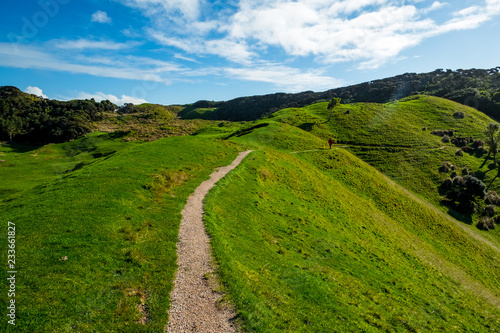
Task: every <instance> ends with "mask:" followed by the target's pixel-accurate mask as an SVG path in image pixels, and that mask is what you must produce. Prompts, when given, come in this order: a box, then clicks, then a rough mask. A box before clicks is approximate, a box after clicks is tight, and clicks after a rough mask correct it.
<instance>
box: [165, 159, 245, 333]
mask: <svg viewBox="0 0 500 333" xmlns="http://www.w3.org/2000/svg"><path fill="white" fill-rule="evenodd" d="M250 152H251V150H249V151H245V152H242V153H240V154H239V155H238V157H237V158H236V159H235V160H234V161H233V163H231V164H230V165H228V166H226V167H221V168H218V169H217V170H216V171H214V172H213V173H212V174H211V175H210V179H209V180H206V181H204V182H203V183H201V185H200V186H198V188H197V189H196V190H195V191H194V192H193V194H191V196H190V197H189V198H188V200H187V203H186V206H185V207H184V210H183V211H182V220H181V225H180V229H179V242H178V243H177V265H178V269H177V274H176V276H175V281H174V289H173V290H172V294H171V300H172V304H171V308H170V311H169V318H170V319H169V323H168V325H167V327H165V331H166V332H172V333H173V332H236V327H235V325H234V324H233V323H232V318H233V317H234V315H235V314H234V312H233V311H232V310H230V309H227V308H223V307H221V306H220V305H218V304H217V302H218V300H219V298H220V297H221V294H220V293H217V292H215V291H214V290H213V289H215V288H216V285H214V283H215V279H214V278H209V279H207V277H208V276H212V277H213V268H212V266H211V262H212V255H211V249H210V242H209V238H208V235H207V233H206V231H205V226H204V225H203V199H204V198H205V195H207V193H208V191H209V190H210V189H211V188H212V187H213V186H214V185H215V183H216V182H217V181H219V180H220V179H221V178H222V177H224V176H225V175H226V174H227V173H228V172H229V171H231V170H232V169H234V168H236V167H237V166H238V164H240V163H241V161H242V160H243V159H244V158H245V157H246V156H247V155H248V154H249V153H250Z"/></svg>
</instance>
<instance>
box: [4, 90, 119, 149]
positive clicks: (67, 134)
mask: <svg viewBox="0 0 500 333" xmlns="http://www.w3.org/2000/svg"><path fill="white" fill-rule="evenodd" d="M116 107H117V106H116V105H114V104H113V103H111V102H110V101H107V100H106V101H102V102H99V103H98V102H96V101H95V100H93V99H91V100H73V101H69V102H62V101H56V100H49V99H45V98H40V97H38V96H35V95H31V94H26V93H23V92H22V91H21V90H19V89H17V88H15V87H9V86H4V87H0V139H1V140H3V141H5V140H9V141H12V140H14V139H15V140H16V141H24V142H31V143H44V142H62V141H68V140H73V139H76V138H78V137H80V136H82V135H85V134H87V133H89V132H90V131H91V123H92V122H93V121H97V120H100V119H102V117H103V113H104V112H109V111H114V110H115V109H116Z"/></svg>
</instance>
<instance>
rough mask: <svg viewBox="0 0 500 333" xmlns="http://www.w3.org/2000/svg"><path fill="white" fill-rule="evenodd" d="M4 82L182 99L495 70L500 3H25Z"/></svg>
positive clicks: (2, 18) (0, 51)
mask: <svg viewBox="0 0 500 333" xmlns="http://www.w3.org/2000/svg"><path fill="white" fill-rule="evenodd" d="M0 6H1V7H2V8H1V10H0V22H2V24H1V26H0V36H1V37H0V85H14V86H17V87H18V88H20V89H21V90H23V91H26V92H31V93H35V94H37V95H43V96H46V97H49V98H53V99H60V100H69V99H75V98H95V99H96V100H102V99H110V100H111V101H112V102H114V103H117V104H123V103H127V102H132V103H141V102H145V101H147V102H150V103H160V104H186V103H193V102H195V101H197V100H201V99H208V100H228V99H231V98H235V97H240V96H249V95H257V94H267V93H274V92H299V91H305V90H313V91H324V90H327V89H331V88H336V87H339V86H346V85H350V84H355V83H360V82H364V81H368V80H373V79H378V78H384V77H389V76H393V75H398V74H402V73H405V72H417V73H419V72H428V71H432V70H434V69H437V68H443V69H448V68H449V69H459V68H463V69H468V68H492V67H496V66H500V61H499V55H500V43H499V42H498V36H500V25H499V22H500V20H499V18H500V0H480V1H471V0H458V1H453V2H452V1H434V0H432V1H427V0H406V1H405V0H348V1H347V0H294V1H291V0H227V1H223V0H100V1H98V0H32V1H26V0H20V1H3V2H2V4H1V5H0Z"/></svg>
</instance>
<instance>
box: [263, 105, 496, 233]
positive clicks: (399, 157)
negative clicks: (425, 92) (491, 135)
mask: <svg viewBox="0 0 500 333" xmlns="http://www.w3.org/2000/svg"><path fill="white" fill-rule="evenodd" d="M326 107H327V103H318V104H314V105H311V106H308V107H305V108H301V109H285V110H281V111H280V112H277V113H275V114H274V115H273V116H271V118H270V119H269V120H274V121H278V122H283V123H287V124H290V125H293V126H295V127H298V128H300V129H303V130H305V131H307V132H308V133H309V134H312V135H314V136H315V137H318V138H321V140H323V141H322V143H321V145H319V146H318V147H324V146H325V145H326V141H327V139H328V137H330V136H332V137H333V138H334V139H336V140H337V142H338V143H339V144H340V145H342V146H344V147H345V148H346V149H348V150H349V151H351V152H353V153H354V154H356V155H357V156H358V157H360V158H361V159H363V160H364V161H366V162H368V163H370V164H371V165H373V166H374V167H376V168H377V169H378V170H380V171H382V172H383V173H384V174H386V175H388V176H390V177H391V178H392V179H394V180H396V181H398V182H399V183H400V184H402V185H403V186H405V187H406V188H408V189H409V190H411V191H413V192H415V193H417V194H419V195H421V196H422V197H424V198H426V199H427V200H430V201H431V202H433V203H434V204H436V205H439V202H440V199H441V196H440V193H439V191H438V186H439V185H440V183H441V181H442V180H443V179H444V178H446V177H449V176H450V174H451V172H448V173H442V172H440V171H439V167H440V166H441V165H442V164H443V162H445V161H448V162H450V163H451V164H453V165H455V166H456V171H457V173H460V171H461V170H462V169H463V168H467V169H468V170H470V171H471V172H474V173H475V175H476V176H477V177H479V178H480V179H481V180H482V181H483V182H484V183H485V184H490V182H491V181H492V180H493V179H495V176H496V175H497V171H496V170H491V166H490V164H491V162H492V161H486V163H485V157H486V154H484V153H478V152H470V153H464V154H463V156H457V155H456V153H457V150H459V149H460V147H457V146H456V145H454V144H453V143H451V142H448V143H444V142H443V141H442V139H443V138H442V137H441V136H437V135H433V134H432V132H433V131H435V130H451V129H453V130H454V136H455V137H465V138H468V139H470V138H471V137H472V138H473V139H479V140H484V138H485V136H484V131H485V129H486V127H487V125H488V124H489V123H490V122H492V121H493V120H491V119H490V118H488V117H487V116H486V115H484V114H483V113H481V112H478V111H477V110H475V109H473V108H470V107H466V106H463V105H461V104H458V103H455V102H452V101H449V100H446V99H442V98H437V97H431V96H413V97H408V98H405V99H402V100H400V101H396V102H391V103H387V104H375V103H357V104H346V105H340V106H338V107H336V108H335V109H334V110H333V114H332V119H331V121H330V122H327V121H326V120H327V119H328V116H329V111H328V110H327V108H326ZM457 113H463V114H464V115H465V117H464V118H460V117H457V116H456V114H457ZM499 188H500V179H499V178H496V179H495V181H494V182H493V183H492V184H491V189H494V190H496V189H499ZM456 216H457V217H460V218H461V220H463V221H465V222H468V223H472V222H473V221H472V217H470V216H458V215H457V214H456Z"/></svg>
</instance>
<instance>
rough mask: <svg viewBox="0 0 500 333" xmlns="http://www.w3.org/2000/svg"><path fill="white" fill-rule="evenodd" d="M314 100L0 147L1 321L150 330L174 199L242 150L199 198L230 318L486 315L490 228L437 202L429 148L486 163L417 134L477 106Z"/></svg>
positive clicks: (365, 325) (497, 307) (169, 262)
mask: <svg viewBox="0 0 500 333" xmlns="http://www.w3.org/2000/svg"><path fill="white" fill-rule="evenodd" d="M205 106H206V105H205ZM209 106H210V105H209ZM191 111H192V110H191ZM191 111H190V112H191ZM153 112H154V111H153ZM462 114H463V117H462ZM328 116H329V111H328V110H327V103H325V102H321V103H316V104H311V105H308V106H305V107H303V108H288V109H283V110H280V111H279V112H275V113H273V114H272V115H269V116H268V117H265V118H263V119H260V120H257V121H253V122H247V123H231V122H222V121H219V122H213V121H212V122H211V121H202V120H197V121H198V122H199V124H200V126H199V127H198V128H197V129H196V131H193V132H194V133H193V135H186V136H182V137H169V138H163V139H160V140H156V141H152V142H138V141H126V140H125V141H124V139H126V136H125V134H124V133H121V134H120V133H117V134H116V135H110V134H106V133H98V132H97V133H91V134H90V135H87V137H86V138H82V139H78V140H75V141H72V142H67V143H57V144H51V145H46V146H42V147H30V146H16V145H13V146H10V145H6V146H4V147H2V150H1V151H0V153H1V156H0V159H2V160H4V161H5V162H0V173H1V175H2V179H4V178H5V179H9V178H12V179H13V178H19V180H18V181H16V183H14V184H13V183H11V182H7V183H4V184H2V185H0V190H1V192H0V193H2V195H3V196H2V197H0V220H2V221H11V222H14V223H15V224H16V246H17V247H16V255H17V261H18V264H17V270H18V277H19V279H18V281H17V285H16V288H17V290H18V296H17V298H16V302H17V305H18V306H17V315H18V322H17V325H18V326H17V327H16V330H15V331H16V332H18V331H21V332H33V331H57V332H66V331H72V330H77V331H82V332H99V331H119V332H162V331H163V329H164V327H165V325H166V324H167V321H168V318H167V310H168V307H169V292H170V290H171V289H172V281H173V277H174V273H175V270H176V264H175V257H176V255H175V244H176V241H177V233H178V227H179V222H180V211H181V210H182V208H183V206H184V204H185V202H186V198H187V197H188V196H189V194H190V193H191V192H192V191H193V190H194V189H195V188H196V187H197V186H198V185H199V184H200V183H201V182H202V181H203V180H204V179H206V178H207V177H208V175H209V174H210V173H211V171H212V170H213V169H214V168H216V167H219V166H222V165H227V164H228V163H229V162H230V161H231V160H233V159H234V157H235V156H236V155H237V152H238V151H243V150H247V149H252V150H254V152H253V153H252V154H251V155H250V156H249V157H247V159H245V160H244V161H243V162H242V164H241V165H240V166H239V167H238V168H236V169H235V170H234V171H232V172H231V173H229V174H228V176H226V177H225V178H224V179H223V180H222V181H221V182H220V183H218V184H217V185H216V186H215V188H214V189H213V190H212V191H211V192H210V193H209V195H208V197H207V198H206V201H205V213H206V214H205V223H206V226H207V230H208V232H209V234H210V236H211V242H212V246H213V250H214V256H215V260H216V262H217V265H218V273H219V275H220V280H221V281H222V283H223V288H224V289H225V290H226V292H227V295H226V299H228V300H229V301H230V302H232V303H233V304H234V305H235V309H236V313H237V318H236V321H237V322H238V324H239V325H240V326H241V327H242V329H243V330H245V331H250V332H278V331H289V332H291V331H294V332H297V331H299V332H311V331H314V332H322V331H324V332H335V331H338V332H407V331H410V332H422V331H435V332H443V331H471V332H473V331H475V332H483V331H497V330H499V329H500V282H499V281H500V279H499V278H500V265H499V264H498V263H499V259H500V237H499V236H500V235H499V234H498V230H497V229H495V230H491V231H489V232H485V231H480V230H478V229H477V228H476V227H475V225H474V222H475V221H476V220H477V219H478V217H479V216H478V213H473V214H469V215H463V214H458V213H456V212H454V211H453V210H450V208H448V207H444V206H440V205H439V203H440V199H441V194H440V192H439V185H440V183H441V181H442V179H444V178H447V177H449V176H450V174H451V171H449V172H448V173H440V172H439V167H440V166H441V165H442V163H443V162H445V161H448V162H450V163H452V164H453V165H455V166H456V170H457V171H458V170H462V169H463V168H467V170H469V171H470V172H474V174H475V175H476V176H477V177H479V178H482V179H483V181H484V182H485V183H489V182H491V180H493V179H494V178H495V175H496V173H497V171H496V169H490V168H488V166H489V164H490V162H489V161H486V160H485V155H484V154H481V153H480V152H476V151H470V150H468V151H469V152H470V153H468V152H465V153H464V154H463V156H457V155H456V152H457V150H459V149H463V147H457V146H455V144H453V143H452V142H451V141H450V142H447V143H445V142H443V137H441V136H438V135H434V134H432V132H433V131H435V130H451V129H453V130H454V131H453V133H454V135H453V137H467V138H470V137H473V139H474V140H484V129H485V128H486V126H487V125H488V124H489V123H490V122H491V121H492V120H491V119H490V118H488V117H487V116H486V115H484V113H481V112H478V111H476V110H475V109H473V108H470V107H467V106H463V105H461V104H458V103H455V102H451V101H449V100H445V99H442V98H438V97H432V96H412V97H408V98H404V99H401V100H398V101H393V102H389V103H385V104H378V103H354V104H342V105H340V106H338V107H336V108H335V109H334V110H333V115H332V120H331V121H330V122H327V121H326V120H327V119H328ZM178 121H179V122H182V120H178ZM330 137H333V138H334V139H335V140H336V141H337V144H336V145H335V146H334V147H333V149H332V150H330V149H328V145H327V144H326V140H327V139H328V138H330ZM485 161H486V163H485ZM23 174H25V175H30V177H26V178H22V177H21V176H22V175H23ZM28 178H31V179H30V180H29V181H28V180H27V179H28ZM9 186H10V187H9ZM498 186H500V183H498V179H496V180H495V181H494V182H493V183H492V184H491V189H498ZM448 211H449V212H451V213H453V214H455V216H457V217H458V218H460V219H461V220H462V221H463V222H459V221H456V220H454V219H453V218H451V217H450V216H448V215H447V214H445V212H448ZM5 223H6V222H5ZM6 244H7V238H6V237H4V238H2V241H1V245H0V246H1V249H2V251H3V252H2V253H3V255H4V256H6V252H5V251H6V249H7V245H6ZM5 274H6V272H5V271H2V273H1V275H0V278H2V279H5V278H6V276H5ZM2 292H6V291H5V290H3V291H2ZM1 301H2V303H1V304H0V305H1V306H6V304H5V300H4V299H2V300H1ZM141 309H147V311H146V312H144V311H141ZM143 318H146V319H147V320H145V321H144V322H145V324H143V323H142V321H141V319H143ZM1 325H2V330H4V331H7V332H8V331H9V330H10V331H13V330H12V327H8V326H6V324H5V322H2V324H1Z"/></svg>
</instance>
